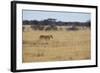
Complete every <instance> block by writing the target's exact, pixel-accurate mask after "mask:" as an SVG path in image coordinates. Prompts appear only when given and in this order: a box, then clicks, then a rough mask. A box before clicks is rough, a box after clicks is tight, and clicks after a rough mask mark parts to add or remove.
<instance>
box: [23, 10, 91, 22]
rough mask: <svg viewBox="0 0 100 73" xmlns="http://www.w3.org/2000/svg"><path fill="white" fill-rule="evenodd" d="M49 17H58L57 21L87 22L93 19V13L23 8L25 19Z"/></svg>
mask: <svg viewBox="0 0 100 73" xmlns="http://www.w3.org/2000/svg"><path fill="white" fill-rule="evenodd" d="M48 18H54V19H57V21H65V22H74V21H76V22H86V21H88V20H90V19H91V15H90V14H89V13H78V12H54V11H34V10H33V11H32V10H23V20H44V19H48Z"/></svg>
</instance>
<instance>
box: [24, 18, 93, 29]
mask: <svg viewBox="0 0 100 73" xmlns="http://www.w3.org/2000/svg"><path fill="white" fill-rule="evenodd" d="M23 25H31V28H32V29H34V30H43V29H44V27H45V26H48V27H47V29H46V30H51V29H53V30H57V27H56V26H72V28H71V29H76V26H80V27H87V28H90V27H91V22H90V20H88V21H86V22H64V21H57V20H56V19H53V18H48V19H44V20H41V21H39V20H23Z"/></svg>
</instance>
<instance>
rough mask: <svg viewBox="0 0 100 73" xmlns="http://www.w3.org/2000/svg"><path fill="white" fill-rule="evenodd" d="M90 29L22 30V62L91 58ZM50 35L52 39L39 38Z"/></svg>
mask: <svg viewBox="0 0 100 73" xmlns="http://www.w3.org/2000/svg"><path fill="white" fill-rule="evenodd" d="M90 31H91V30H90V29H85V30H77V31H67V30H62V31H39V30H38V31H31V30H30V31H25V32H23V62H24V63H27V62H45V61H65V60H85V59H91V55H90V54H91V45H90V42H91V41H90V37H91V34H90ZM40 35H52V36H53V39H50V40H45V39H40V38H39V37H40Z"/></svg>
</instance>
